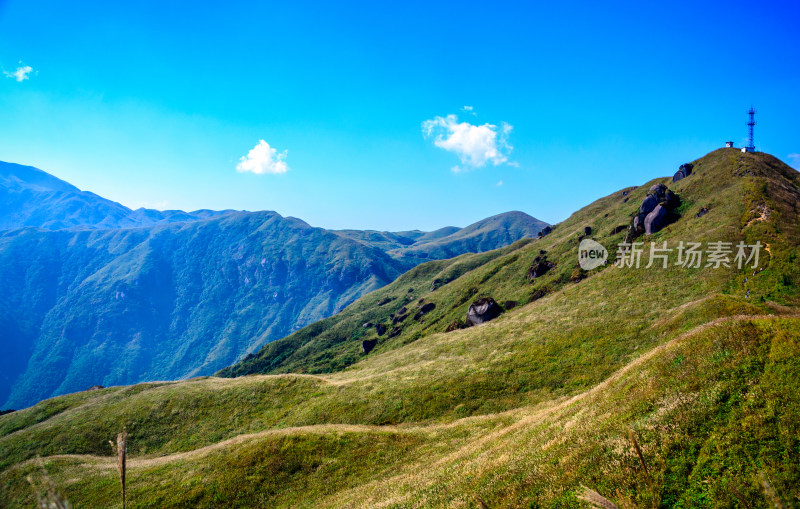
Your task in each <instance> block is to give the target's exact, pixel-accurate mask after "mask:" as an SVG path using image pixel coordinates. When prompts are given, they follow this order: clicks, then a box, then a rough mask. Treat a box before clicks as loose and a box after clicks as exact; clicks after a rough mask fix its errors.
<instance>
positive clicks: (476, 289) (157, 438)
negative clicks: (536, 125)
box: [0, 149, 800, 508]
mask: <svg viewBox="0 0 800 509" xmlns="http://www.w3.org/2000/svg"><path fill="white" fill-rule="evenodd" d="M693 164H694V171H693V173H692V175H691V176H689V177H687V178H685V179H683V180H681V181H678V182H675V183H672V182H671V181H670V179H668V178H658V179H655V180H653V181H651V182H649V183H647V184H645V185H643V186H641V187H636V188H633V189H630V188H629V189H626V191H628V192H627V193H625V194H623V193H622V192H617V193H613V194H611V195H609V196H606V197H604V198H601V199H600V200H597V201H596V202H594V203H592V204H590V205H588V206H586V207H584V208H583V209H581V210H579V211H577V212H575V213H574V214H573V215H572V216H571V217H570V218H569V219H567V220H566V221H564V222H562V223H560V224H558V225H555V227H554V228H553V231H552V233H550V234H549V235H546V236H545V237H543V238H542V239H540V240H531V239H527V240H522V241H519V242H517V243H515V244H512V245H511V246H507V247H504V248H502V249H500V250H497V251H492V252H487V253H482V254H476V255H462V256H459V257H457V258H456V259H452V260H440V261H433V262H429V263H425V264H422V265H419V266H417V267H415V268H413V269H411V270H410V271H408V272H406V273H405V274H403V275H402V276H400V277H399V278H398V279H396V280H395V281H394V282H393V283H391V284H389V285H387V286H385V287H383V288H381V289H378V290H376V291H374V292H372V293H369V294H367V295H364V296H363V297H361V298H360V299H358V300H356V301H355V302H354V303H353V304H351V305H349V306H348V307H347V308H346V309H345V310H343V311H342V312H341V313H339V314H338V315H335V316H332V317H330V318H327V319H325V320H322V321H320V322H317V323H315V324H312V325H310V326H308V327H306V328H304V329H301V330H299V331H297V332H295V333H294V334H292V335H290V336H288V337H286V338H284V339H281V340H278V341H275V342H273V343H270V344H269V345H266V346H265V347H264V348H262V349H261V350H260V351H259V352H258V353H257V354H256V355H254V356H252V357H250V358H248V359H246V360H244V361H242V362H241V363H238V364H237V365H234V366H232V367H230V368H227V369H226V370H224V371H223V373H224V374H226V375H229V376H230V375H239V374H246V373H252V374H250V375H249V376H238V377H235V378H218V377H205V378H198V379H193V380H188V381H182V382H171V383H158V384H140V385H135V386H130V387H113V388H108V389H103V390H100V391H92V392H83V393H76V394H71V395H68V396H62V397H59V398H54V399H50V400H47V401H44V402H42V403H40V404H38V405H36V406H34V407H33V408H30V409H27V410H24V411H20V412H14V413H12V414H8V415H3V416H0V494H2V495H4V496H3V497H0V500H4V501H5V502H0V507H12V506H18V505H22V504H30V503H31V502H32V501H33V496H32V493H31V490H30V488H29V485H28V483H27V482H26V481H25V477H26V476H27V475H34V476H36V475H41V474H40V472H41V469H42V468H45V469H46V470H47V472H48V473H49V475H50V476H51V477H52V478H53V479H54V481H55V483H56V484H57V486H58V487H59V489H60V490H61V491H62V492H63V493H64V494H65V495H66V496H67V497H68V498H69V499H70V500H72V501H73V503H75V504H76V505H77V504H79V505H81V506H86V507H116V506H119V505H120V504H119V500H118V499H119V497H118V491H117V490H118V483H119V481H118V480H117V477H116V475H117V474H116V471H115V470H114V469H115V463H114V462H115V458H113V457H111V456H110V451H109V449H108V445H107V440H108V439H109V438H111V437H113V436H115V434H116V432H117V431H119V430H120V429H121V428H122V427H123V426H126V427H127V429H128V431H129V433H130V439H129V444H130V445H129V454H130V464H129V477H128V490H129V491H128V501H129V506H131V507H152V506H158V507H185V506H189V505H191V506H194V507H218V506H225V507H252V506H269V507H315V508H316V507H352V508H362V507H386V508H400V507H492V508H498V507H499V508H504V507H513V508H531V507H581V506H584V505H583V504H584V503H583V502H581V500H580V499H579V495H581V493H582V492H583V488H582V486H586V487H589V488H591V489H593V490H596V491H597V492H599V493H601V494H602V495H603V496H605V497H607V498H609V499H611V500H613V501H614V503H615V504H616V505H617V506H619V507H736V506H741V507H771V506H772V504H773V502H772V500H773V498H777V499H780V500H782V501H783V502H782V503H783V504H784V505H787V506H794V505H797V502H798V501H799V500H800V498H798V497H800V494H798V492H797V491H796V487H797V486H798V484H800V462H798V461H797V458H798V457H800V456H798V453H800V438H798V437H800V429H799V428H798V426H800V386H799V384H800V361H798V359H800V314H799V313H798V308H799V307H800V292H798V289H797V287H796V284H795V282H796V281H800V264H798V256H799V255H800V252H798V251H799V249H798V247H799V246H798V244H800V240H798V239H800V221H798V217H800V210H798V204H800V174H798V172H796V171H795V170H793V169H791V168H789V167H788V166H787V165H785V164H784V163H782V162H781V161H779V160H777V159H775V158H774V157H772V156H769V155H768V154H761V153H750V154H742V153H740V152H738V151H736V150H734V149H721V150H717V151H714V152H712V153H710V154H708V155H706V156H704V157H703V158H700V159H698V160H697V161H694V162H693ZM676 166H677V164H676ZM662 183H663V184H666V185H667V186H668V187H669V188H670V189H671V190H672V191H673V192H675V193H676V194H677V195H678V196H679V197H680V200H681V205H680V207H678V209H677V210H676V213H677V214H678V216H679V218H678V219H677V221H675V222H674V223H672V224H670V225H668V226H667V227H666V228H664V229H663V230H661V231H660V232H658V233H655V234H653V235H651V236H648V237H642V238H639V239H637V240H638V241H643V242H645V244H647V245H646V246H645V247H646V248H647V249H649V248H650V247H649V244H650V243H651V242H654V243H657V245H659V246H660V245H661V243H663V242H667V243H668V244H669V245H671V246H673V247H674V246H677V245H678V243H679V242H700V243H701V244H703V245H704V246H706V245H708V244H709V243H713V242H730V243H732V245H735V244H736V243H738V242H745V243H746V244H748V245H753V244H755V243H756V242H761V243H762V244H763V245H764V250H763V252H762V253H761V259H760V263H759V266H758V267H756V268H753V267H750V266H748V267H746V268H741V269H740V268H738V267H737V266H736V264H733V265H731V266H730V267H725V266H721V267H718V268H717V267H714V266H713V265H712V266H706V265H705V264H702V265H701V266H699V267H697V268H693V267H684V266H681V265H675V264H674V261H675V258H674V255H675V254H676V253H672V254H673V258H672V263H670V264H669V265H668V266H667V268H661V267H660V266H655V267H650V268H645V267H644V266H643V267H640V268H638V269H637V268H634V267H620V266H615V265H613V264H608V265H606V266H604V267H602V268H598V269H595V270H593V271H588V272H587V271H582V270H581V269H580V268H579V267H578V257H577V248H578V244H579V238H580V237H581V236H583V235H585V234H586V233H585V231H586V230H585V228H586V227H587V226H588V227H591V229H592V234H591V237H592V238H593V239H594V240H596V241H598V242H600V243H601V244H603V245H605V246H606V247H608V248H609V251H610V260H612V261H613V260H614V259H615V257H616V253H617V245H618V244H619V243H621V242H622V240H623V238H624V237H625V235H626V232H625V231H624V230H625V227H627V225H629V224H630V223H631V220H632V218H633V216H634V214H636V213H637V212H638V210H639V204H640V203H641V202H642V200H643V199H644V197H645V196H646V195H647V193H648V191H649V188H650V187H651V186H652V185H655V184H662ZM703 208H705V209H707V210H708V211H707V213H705V214H703V215H700V214H698V213H699V212H700V210H701V209H703ZM698 215H699V217H698ZM620 226H622V227H623V228H622V229H620V228H619V227H620ZM537 257H538V259H539V261H541V259H542V257H546V260H547V261H549V262H550V263H551V264H552V268H550V270H548V271H546V272H545V273H544V274H543V275H540V276H538V277H535V278H530V277H529V269H530V268H531V265H532V264H534V263H538V262H537V261H536V260H537ZM762 267H763V270H760V269H761V268H762ZM409 289H411V290H412V291H410V292H409ZM748 290H749V292H748ZM409 295H411V296H413V297H412V298H409ZM479 296H491V297H493V298H494V299H495V300H497V301H498V302H500V303H501V304H503V305H505V306H506V307H507V310H506V311H505V313H503V314H502V315H501V316H500V317H498V318H497V319H495V320H492V321H490V322H488V323H485V324H482V325H479V326H474V327H469V328H458V327H451V325H452V324H454V323H457V322H458V321H463V320H464V318H465V315H466V309H467V307H468V306H469V304H470V303H471V302H472V301H474V300H475V299H476V298H477V297H479ZM420 299H423V300H422V302H420ZM507 301H515V302H516V303H517V305H516V306H511V305H510V304H507ZM430 303H433V304H435V307H434V308H433V309H432V310H431V311H429V312H428V313H424V314H423V315H421V316H419V318H417V319H416V320H415V319H414V318H413V317H414V316H416V314H417V313H418V310H420V309H421V307H422V306H423V305H425V304H430ZM402 307H406V308H408V309H407V310H406V311H409V310H413V311H414V313H413V314H412V315H411V316H410V317H407V318H406V319H405V320H404V321H401V322H399V324H400V326H399V329H400V331H399V333H398V334H397V335H394V336H393V337H391V338H389V337H388V334H384V335H378V332H377V330H376V329H375V327H374V325H375V324H384V325H386V326H387V327H388V326H389V325H390V324H391V318H390V316H391V315H392V314H394V316H397V313H398V312H399V310H400V309H401V308H402ZM403 314H406V313H403ZM409 314H410V313H409ZM370 322H371V323H372V326H370V327H364V324H365V323H370ZM391 325H393V326H395V327H397V326H398V324H397V323H395V324H391ZM448 330H450V331H449V332H447V331H448ZM365 339H368V340H372V339H376V340H377V345H376V347H375V349H374V350H373V351H372V352H371V353H369V354H368V355H364V353H363V350H362V345H361V344H362V341H363V340H365ZM261 372H265V373H271V374H257V373H261ZM631 437H633V439H632V438H631ZM634 439H635V440H634ZM634 443H635V445H634ZM36 455H41V456H43V460H42V461H41V466H40V465H39V464H38V463H37V462H36V461H35V460H33V458H34V457H35V456H36Z"/></svg>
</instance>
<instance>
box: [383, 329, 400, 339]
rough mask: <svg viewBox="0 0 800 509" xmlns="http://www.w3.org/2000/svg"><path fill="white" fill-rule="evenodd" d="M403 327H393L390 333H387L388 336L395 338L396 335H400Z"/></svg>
mask: <svg viewBox="0 0 800 509" xmlns="http://www.w3.org/2000/svg"><path fill="white" fill-rule="evenodd" d="M401 331H402V329H401V328H400V327H392V330H390V331H389V334H387V335H386V337H387V338H393V337H395V336H399V335H400V332H401Z"/></svg>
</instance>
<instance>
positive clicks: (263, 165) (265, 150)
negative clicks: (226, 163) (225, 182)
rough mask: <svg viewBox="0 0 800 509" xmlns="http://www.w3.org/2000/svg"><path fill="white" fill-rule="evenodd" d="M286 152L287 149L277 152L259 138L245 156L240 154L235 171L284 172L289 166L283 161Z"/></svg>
mask: <svg viewBox="0 0 800 509" xmlns="http://www.w3.org/2000/svg"><path fill="white" fill-rule="evenodd" d="M288 153H289V151H288V150H284V151H283V152H281V153H278V151H277V150H276V149H274V148H272V147H270V146H269V143H267V142H266V141H264V140H260V141H259V142H258V145H256V146H255V147H253V148H252V149H251V150H250V152H248V153H247V155H246V156H242V157H241V159H239V164H237V165H236V171H238V172H248V171H249V172H252V173H257V174H264V173H286V172H287V171H289V166H288V165H287V164H286V161H285V159H286V156H287V155H288Z"/></svg>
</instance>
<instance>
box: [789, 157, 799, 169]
mask: <svg viewBox="0 0 800 509" xmlns="http://www.w3.org/2000/svg"><path fill="white" fill-rule="evenodd" d="M787 157H788V158H789V160H790V161H791V165H792V167H793V168H794V169H796V170H797V169H800V154H798V153H794V154H789V155H788V156H787Z"/></svg>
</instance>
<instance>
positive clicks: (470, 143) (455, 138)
mask: <svg viewBox="0 0 800 509" xmlns="http://www.w3.org/2000/svg"><path fill="white" fill-rule="evenodd" d="M512 129H513V127H512V126H511V125H510V124H507V123H505V122H501V123H500V125H499V126H497V125H494V124H483V125H473V124H470V123H469V122H459V121H458V117H457V116H456V115H447V116H446V117H438V116H437V117H434V118H433V119H432V120H426V121H424V122H423V123H422V134H423V135H424V136H425V137H426V138H433V144H434V145H436V146H437V147H439V148H443V149H445V150H447V151H449V152H453V153H455V154H456V155H457V156H458V158H459V160H460V161H461V165H460V166H454V167H453V168H452V170H453V171H454V172H456V173H458V172H462V171H467V170H470V169H474V168H481V167H483V166H486V165H487V164H491V165H492V166H498V165H500V164H503V163H507V162H508V156H509V154H511V151H512V150H513V148H514V147H512V146H511V145H510V144H509V143H508V136H509V135H510V134H511V131H512Z"/></svg>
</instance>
